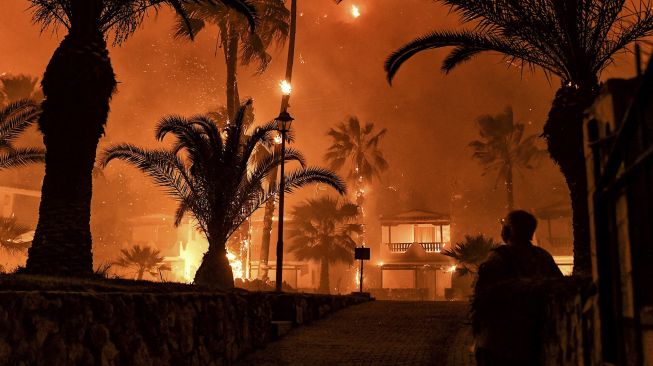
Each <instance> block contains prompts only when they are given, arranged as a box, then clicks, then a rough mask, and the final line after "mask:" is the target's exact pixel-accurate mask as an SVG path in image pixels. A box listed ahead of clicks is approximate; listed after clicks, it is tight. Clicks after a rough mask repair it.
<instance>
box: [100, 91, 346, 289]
mask: <svg viewBox="0 0 653 366" xmlns="http://www.w3.org/2000/svg"><path fill="white" fill-rule="evenodd" d="M250 106H251V100H250V101H248V102H247V103H246V104H245V105H244V106H243V107H242V108H241V109H240V110H239V112H238V114H237V115H236V118H235V120H234V121H233V122H232V123H230V124H228V125H227V126H226V127H225V128H224V129H223V130H219V129H218V128H217V126H216V122H215V121H213V120H212V119H211V118H210V117H208V116H202V115H199V116H195V117H192V118H190V119H186V118H183V117H179V116H169V117H166V118H164V119H163V120H161V122H159V124H158V126H157V128H156V137H157V139H158V140H162V139H163V138H164V137H165V136H166V135H167V134H169V133H171V134H172V135H173V136H174V137H175V138H176V141H175V143H174V145H173V147H172V148H171V149H170V150H145V149H142V148H140V147H137V146H134V145H129V144H121V145H115V146H112V147H109V148H108V149H107V150H106V155H105V156H104V158H103V159H102V164H103V165H104V166H106V164H107V163H109V162H110V161H111V160H113V159H120V160H123V161H125V162H128V163H129V164H131V165H134V166H135V167H136V168H138V169H139V170H141V171H142V172H144V173H145V174H147V175H148V176H150V177H151V178H152V179H153V180H154V182H156V183H157V184H158V185H160V186H162V187H164V188H166V190H167V192H168V193H169V194H170V195H172V196H174V197H175V198H176V199H177V200H178V201H179V207H178V209H177V212H176V214H175V217H176V219H175V224H177V225H178V224H179V223H180V222H181V220H182V218H183V217H184V215H185V214H186V213H190V214H191V215H192V216H193V217H194V218H195V220H196V222H197V227H198V228H199V229H200V230H201V231H202V232H203V233H204V235H205V236H206V238H207V240H208V242H209V250H208V251H207V252H206V254H204V258H203V260H202V264H201V265H200V268H199V269H198V270H197V273H196V274H195V283H196V284H199V285H205V286H214V287H218V288H231V287H233V274H232V271H231V267H230V266H229V261H228V260H227V257H226V248H225V245H226V243H227V240H228V239H229V237H230V236H231V234H233V233H234V232H235V231H236V230H237V229H238V227H239V226H240V224H242V223H243V222H244V221H245V220H246V219H247V218H248V217H249V216H250V215H251V214H252V213H253V212H254V211H255V210H256V209H257V208H259V207H260V206H261V205H262V204H264V203H265V202H266V201H267V200H269V199H274V197H275V196H276V194H277V192H278V188H277V187H275V188H273V189H272V190H268V191H265V190H264V189H263V188H262V182H263V181H264V179H265V178H266V177H267V175H268V174H269V173H270V171H271V170H272V168H274V167H276V166H277V165H279V164H280V163H281V159H282V158H281V155H280V154H278V153H273V154H271V155H270V156H268V157H267V158H266V159H264V160H263V161H261V162H259V163H257V164H255V165H254V166H252V165H253V164H252V155H253V152H254V151H255V149H256V148H257V146H259V145H269V144H271V143H273V141H272V140H273V136H274V135H276V124H275V123H274V122H271V123H268V124H266V125H264V126H261V127H258V128H256V129H255V130H254V131H253V133H252V134H251V136H247V137H244V138H243V136H244V134H243V120H244V115H245V110H246V109H247V108H250ZM183 154H185V156H186V158H184V157H183ZM285 161H288V162H290V161H297V162H299V163H300V164H301V165H302V169H300V170H298V171H296V172H293V173H290V174H289V175H288V176H287V177H286V192H292V191H294V190H295V189H296V188H300V187H303V186H305V185H307V184H310V183H324V184H328V185H330V186H332V187H333V188H335V189H336V190H337V191H338V192H340V193H341V194H344V192H345V186H344V183H343V182H342V181H341V180H340V178H339V177H338V176H337V175H335V174H334V173H332V172H330V171H328V170H324V169H319V168H305V167H304V164H305V163H304V158H303V156H302V155H301V154H300V153H299V152H298V151H296V150H293V149H288V150H287V151H286V156H285Z"/></svg>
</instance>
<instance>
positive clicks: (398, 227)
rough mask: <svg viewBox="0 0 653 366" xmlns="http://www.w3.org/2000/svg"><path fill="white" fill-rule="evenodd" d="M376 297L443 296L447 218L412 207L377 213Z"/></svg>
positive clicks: (447, 272) (449, 269)
mask: <svg viewBox="0 0 653 366" xmlns="http://www.w3.org/2000/svg"><path fill="white" fill-rule="evenodd" d="M381 230H382V233H381V248H380V255H379V257H378V258H379V262H378V263H377V265H378V267H379V268H380V270H381V289H379V290H378V291H376V293H375V294H374V295H375V296H376V297H377V298H395V299H404V298H405V299H420V300H444V299H445V292H446V291H445V290H446V289H448V288H451V277H452V273H453V269H454V268H455V267H453V260H452V259H451V258H449V257H447V256H445V255H443V254H441V252H442V250H444V249H445V248H449V247H450V246H451V218H450V217H449V216H448V215H444V214H439V213H435V212H429V211H422V210H412V211H408V212H403V213H400V214H397V215H390V216H382V217H381Z"/></svg>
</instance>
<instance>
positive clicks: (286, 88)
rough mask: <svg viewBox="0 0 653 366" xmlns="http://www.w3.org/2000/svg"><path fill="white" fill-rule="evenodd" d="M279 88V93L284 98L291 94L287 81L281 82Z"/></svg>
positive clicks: (290, 87)
mask: <svg viewBox="0 0 653 366" xmlns="http://www.w3.org/2000/svg"><path fill="white" fill-rule="evenodd" d="M279 87H280V88H281V93H282V94H283V95H285V96H289V95H290V93H292V85H290V83H289V82H288V80H281V81H280V82H279Z"/></svg>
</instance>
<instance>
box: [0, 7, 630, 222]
mask: <svg viewBox="0 0 653 366" xmlns="http://www.w3.org/2000/svg"><path fill="white" fill-rule="evenodd" d="M3 3H5V4H3V10H2V12H1V13H0V74H1V73H3V72H8V73H27V74H33V75H40V74H41V73H42V72H43V70H44V68H45V65H46V64H47V62H48V59H49V57H50V55H51V54H52V52H53V50H54V49H55V48H56V46H57V44H58V41H59V40H60V36H61V34H58V35H57V34H51V33H50V32H49V31H48V32H46V33H43V34H40V33H39V27H38V26H35V25H33V24H31V20H30V18H31V15H30V13H29V11H27V10H26V8H27V6H28V2H27V1H25V0H3ZM351 4H356V5H357V6H359V8H360V10H361V12H362V16H361V17H360V18H357V19H355V20H354V19H352V17H351V15H350V5H351ZM299 6H300V13H301V17H300V18H299V19H300V21H299V24H298V40H297V57H298V60H297V62H296V68H295V77H294V80H293V86H294V93H293V97H292V101H291V109H290V112H291V113H292V114H293V116H294V117H295V118H296V124H295V127H296V131H297V143H296V145H297V147H298V148H299V149H301V150H302V151H304V152H305V153H306V155H307V156H308V158H309V162H310V163H312V164H322V155H323V153H324V150H325V149H326V147H327V146H328V144H329V140H328V139H327V138H326V136H325V133H326V131H327V130H328V128H329V127H330V126H332V125H333V124H334V123H336V122H338V121H340V120H342V119H344V118H345V117H346V116H348V115H356V116H358V117H359V118H360V119H361V120H362V121H371V122H374V123H375V124H376V125H377V126H379V127H384V128H387V129H388V130H389V132H388V135H387V138H386V140H385V141H384V143H383V145H382V146H383V147H384V149H385V151H386V155H387V157H388V160H389V162H390V166H391V169H390V172H389V173H388V174H386V175H385V177H384V181H383V183H382V185H379V186H378V187H380V186H388V185H393V186H397V185H399V186H401V187H404V188H403V189H404V190H405V191H408V190H410V191H412V192H413V193H411V194H410V196H411V197H412V198H411V199H410V202H409V205H412V206H414V208H423V209H430V210H434V211H444V212H446V211H448V210H449V209H450V198H451V195H452V193H455V194H460V195H462V201H461V208H460V210H462V212H457V214H459V215H461V216H464V217H467V220H463V221H466V222H469V225H468V226H466V227H464V228H463V230H465V231H468V232H474V231H478V230H481V229H485V228H486V227H484V226H482V225H481V224H478V222H492V221H493V220H494V219H495V218H496V217H498V215H501V212H502V205H503V202H504V193H503V191H502V190H501V189H499V190H494V189H493V187H494V185H495V178H494V177H491V176H487V177H482V176H481V172H482V169H481V168H479V166H478V165H477V164H476V163H475V162H474V161H473V160H472V159H471V157H470V155H471V151H470V150H469V148H468V147H467V144H468V143H469V142H470V141H471V140H473V139H475V138H476V134H477V131H476V126H475V123H474V119H475V118H476V117H477V116H478V115H480V114H487V113H491V114H496V113H499V112H500V111H502V110H503V109H504V107H505V106H507V105H512V106H513V107H514V110H515V116H516V118H517V119H518V120H520V121H524V122H527V123H528V125H529V129H530V130H529V132H530V133H539V132H540V131H541V127H542V124H543V123H544V119H545V117H546V114H547V112H548V108H549V105H550V102H551V99H552V97H553V94H554V92H555V89H556V87H557V83H558V81H557V80H553V81H552V83H551V85H550V84H549V83H548V82H547V80H546V79H545V78H544V76H543V75H542V74H540V73H536V74H534V75H533V74H531V73H530V72H528V71H524V72H522V70H520V69H519V68H517V67H513V66H510V65H507V64H506V63H504V62H502V61H501V59H500V58H499V57H496V56H483V57H479V58H478V59H476V60H473V61H471V62H469V63H467V64H466V65H464V66H462V67H460V68H459V69H458V70H456V71H454V72H453V73H452V74H450V75H448V76H445V75H443V74H441V73H440V71H439V65H440V62H441V61H442V58H443V55H444V53H445V51H431V52H425V53H423V54H421V55H419V56H417V57H415V58H414V59H413V60H411V61H409V62H408V63H407V64H406V65H405V66H404V67H403V68H402V70H401V71H400V72H399V74H398V76H397V78H396V81H395V84H394V86H393V87H390V86H389V85H388V84H387V82H386V80H385V75H384V72H383V61H384V60H385V58H386V57H387V56H388V55H389V53H390V52H392V51H393V50H394V49H395V48H396V47H398V46H400V45H401V44H402V43H404V42H407V41H409V40H411V39H412V38H414V37H416V36H418V35H421V34H422V33H425V32H427V31H430V30H434V29H443V28H453V27H458V20H457V18H456V17H455V16H452V15H448V14H447V9H444V8H442V7H441V6H439V5H437V4H435V3H434V2H433V1H430V0H356V1H353V2H352V1H350V0H345V1H344V2H343V3H342V4H341V5H339V6H336V5H334V4H333V1H331V0H299ZM172 19H173V18H172V15H171V13H170V12H168V11H163V12H161V13H160V14H159V15H158V16H154V14H152V16H150V18H149V19H148V20H147V21H146V22H145V24H144V25H143V27H142V29H141V30H139V31H138V32H137V33H136V35H134V36H133V37H132V38H131V39H130V40H128V41H127V43H126V44H124V45H123V46H121V47H117V48H112V49H111V55H112V60H113V63H114V68H115V71H116V74H117V78H118V80H119V82H120V84H119V87H118V88H119V89H118V93H117V94H116V96H115V97H114V100H113V103H112V113H111V116H110V119H109V124H108V126H109V127H108V133H107V137H106V138H105V140H104V141H103V143H107V142H108V141H111V142H123V141H127V142H134V143H139V144H151V143H152V142H153V133H152V130H153V127H154V125H155V123H156V122H157V120H158V118H160V117H162V116H164V115H166V114H169V113H178V114H195V113H201V112H205V111H206V110H207V109H209V108H211V107H213V106H215V105H217V104H222V103H223V101H224V98H225V97H224V87H223V84H224V79H225V77H224V76H225V75H224V66H223V59H222V56H221V54H219V53H218V55H217V57H216V56H214V52H215V33H216V31H215V30H209V32H205V33H203V34H201V35H200V36H199V37H198V39H197V40H196V41H195V42H194V43H190V42H181V41H175V40H173V39H172V37H171V35H170V34H171V27H172ZM272 55H273V57H274V60H273V62H272V64H271V66H270V68H269V69H268V70H267V71H266V72H265V73H264V74H263V75H262V76H254V75H253V72H254V70H253V69H252V70H242V69H241V72H240V74H239V83H240V94H241V97H245V96H252V97H254V99H255V108H256V114H257V118H258V120H259V122H262V121H264V120H269V119H271V118H273V117H275V116H276V115H277V114H278V108H279V102H280V95H279V91H278V88H277V84H278V82H279V80H280V79H282V75H283V68H284V65H285V49H278V50H276V51H273V52H272ZM632 74H633V67H632V66H631V62H630V59H629V58H624V59H623V60H621V64H620V65H618V67H615V68H611V69H610V70H609V72H608V73H606V74H605V75H604V77H614V76H631V75H632ZM110 169H114V170H116V171H118V170H120V171H125V170H126V169H128V168H126V167H125V166H119V164H116V166H113V167H110ZM525 174H526V175H525V177H526V178H527V179H528V180H529V183H528V184H526V183H525V181H523V180H522V178H521V177H518V178H517V179H518V180H517V182H516V183H515V185H516V194H517V204H518V206H523V207H525V208H527V209H532V208H536V207H539V206H543V205H546V204H548V203H550V202H551V201H553V200H555V199H557V198H556V195H554V194H551V191H552V187H553V186H554V185H557V184H559V183H561V182H562V178H561V176H560V174H559V173H557V171H556V170H555V169H554V168H553V167H552V165H551V164H545V166H544V167H543V168H542V169H540V170H538V171H535V172H526V173H525ZM134 177H135V178H134V179H139V180H143V181H145V180H144V178H142V177H140V176H137V175H134ZM378 187H377V188H376V191H377V192H379V189H378ZM452 187H456V188H455V189H454V190H455V192H453V191H452ZM499 188H500V187H499ZM374 191H375V190H372V194H374ZM311 192H312V190H307V191H305V192H304V194H303V195H299V196H297V197H295V198H294V199H295V200H296V199H298V198H300V197H302V196H307V195H309V194H310V193H311ZM156 197H157V199H162V200H163V198H162V197H163V196H162V195H159V194H158V193H157V196H156ZM378 199H379V197H376V198H375V197H372V198H370V202H375V201H378ZM166 202H168V203H170V202H171V201H166ZM290 204H291V205H292V200H291V203H290ZM166 207H167V206H166ZM370 212H371V214H372V215H376V214H378V212H377V210H374V209H371V211H370ZM491 234H497V233H491Z"/></svg>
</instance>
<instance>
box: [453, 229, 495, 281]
mask: <svg viewBox="0 0 653 366" xmlns="http://www.w3.org/2000/svg"><path fill="white" fill-rule="evenodd" d="M498 246H499V244H498V243H495V242H494V239H492V238H488V237H485V236H484V235H483V234H479V235H476V236H471V235H465V241H463V242H461V243H457V244H456V245H455V246H454V247H453V248H451V249H446V250H444V251H443V252H442V254H444V255H446V256H447V257H451V258H453V259H454V260H455V261H456V263H457V268H456V272H458V274H460V275H461V276H465V275H467V274H472V275H474V276H475V275H476V274H477V273H478V267H479V266H480V265H481V263H483V262H485V259H487V257H488V255H490V252H491V251H492V249H494V248H496V247H498Z"/></svg>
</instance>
